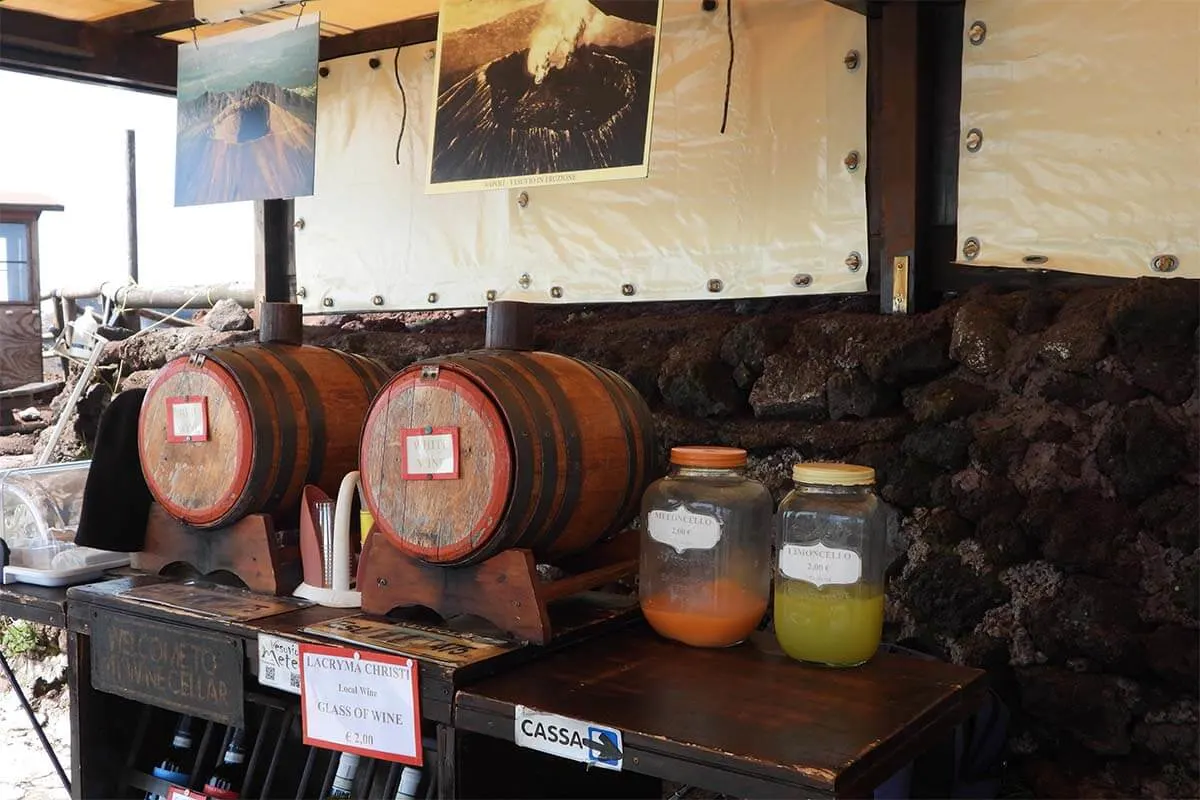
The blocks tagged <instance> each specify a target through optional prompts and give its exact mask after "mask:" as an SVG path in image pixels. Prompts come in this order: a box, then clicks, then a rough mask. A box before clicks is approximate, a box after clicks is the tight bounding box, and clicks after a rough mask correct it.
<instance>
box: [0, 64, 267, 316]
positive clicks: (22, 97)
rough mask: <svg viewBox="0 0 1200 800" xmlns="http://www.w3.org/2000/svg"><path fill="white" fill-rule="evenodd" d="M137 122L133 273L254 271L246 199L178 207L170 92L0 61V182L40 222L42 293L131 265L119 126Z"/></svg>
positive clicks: (163, 282) (248, 274)
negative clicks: (31, 203) (32, 202)
mask: <svg viewBox="0 0 1200 800" xmlns="http://www.w3.org/2000/svg"><path fill="white" fill-rule="evenodd" d="M126 129H132V130H134V131H136V132H137V134H136V135H137V199H138V261H139V283H141V284H142V285H144V286H155V287H164V286H193V285H199V284H204V283H217V282H225V281H237V282H239V283H246V284H252V283H253V282H254V206H253V204H252V203H249V202H243V203H228V204H220V205H211V206H195V207H190V208H175V99H174V98H172V97H161V96H157V95H151V94H146V93H143V92H134V91H130V90H126V89H114V88H109V87H103V86H96V85H92V84H85V83H80V82H76V81H66V80H59V79H55V78H43V77H36V76H31V75H24V74H21V73H16V72H9V71H6V70H0V190H3V191H14V192H35V193H37V194H43V195H49V196H50V197H51V198H53V199H54V200H56V201H57V202H58V203H59V204H60V205H63V206H65V207H66V210H65V211H61V212H46V213H45V214H43V215H42V217H41V221H40V223H39V228H38V233H39V250H40V254H41V266H42V270H41V272H42V292H43V293H45V292H46V291H47V290H50V289H53V288H56V287H61V286H64V285H67V286H78V285H80V284H84V285H89V284H98V283H100V282H101V281H105V280H118V281H120V280H123V279H124V277H125V275H126V274H127V269H128V268H127V264H128V258H127V252H128V248H127V245H126V242H127V235H126V214H125V208H126V203H125V131H126Z"/></svg>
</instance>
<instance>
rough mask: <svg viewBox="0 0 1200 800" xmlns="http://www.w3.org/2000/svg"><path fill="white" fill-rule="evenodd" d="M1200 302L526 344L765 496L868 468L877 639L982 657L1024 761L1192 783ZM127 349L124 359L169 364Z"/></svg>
mask: <svg viewBox="0 0 1200 800" xmlns="http://www.w3.org/2000/svg"><path fill="white" fill-rule="evenodd" d="M1198 301H1200V295H1198V293H1197V286H1196V284H1195V283H1194V282H1192V283H1188V282H1185V281H1181V280H1161V279H1145V280H1139V281H1136V282H1133V283H1130V284H1127V285H1124V286H1123V287H1121V288H1119V289H1095V290H1081V291H1073V292H1070V293H1066V292H1036V293H1033V292H1029V293H1027V292H1017V293H1009V294H989V293H980V294H971V295H968V296H965V297H961V298H958V299H955V300H953V301H950V302H948V303H946V304H945V305H943V306H942V307H941V308H939V309H937V310H936V311H933V312H930V313H926V314H921V315H916V316H912V317H881V316H879V315H877V314H875V313H873V311H872V307H873V301H870V300H865V299H857V300H856V299H849V300H837V299H831V298H824V299H822V298H817V299H804V300H788V301H784V300H779V301H761V302H760V301H754V302H737V303H714V304H681V305H658V304H654V305H634V306H623V307H619V308H603V309H587V308H582V309H581V308H575V309H550V310H546V311H543V312H541V314H540V319H539V328H538V340H537V345H538V347H539V348H542V349H546V350H552V351H555V352H560V353H564V354H568V355H573V356H576V357H579V358H584V359H588V360H591V361H594V362H596V363H599V364H602V365H604V366H607V367H610V368H612V369H614V370H616V371H618V372H620V373H622V374H623V375H625V376H626V377H627V378H628V379H629V380H630V381H631V382H632V383H633V384H634V385H635V386H636V387H637V388H638V389H639V390H640V391H641V392H642V393H643V394H644V396H645V397H646V399H647V400H648V401H649V403H650V404H651V407H652V408H653V409H654V411H655V418H656V421H657V424H658V428H659V435H660V438H661V443H662V446H663V448H666V447H669V446H671V445H674V444H683V443H719V444H729V445H737V446H741V447H745V448H747V449H748V450H749V451H750V453H751V463H752V467H751V471H752V473H753V474H754V475H755V476H756V477H758V478H759V479H760V480H762V481H763V482H765V483H766V484H767V485H768V486H769V487H770V488H771V490H772V492H773V493H774V494H775V496H776V499H777V500H778V498H779V497H780V496H781V495H782V494H783V493H784V492H785V491H786V490H787V488H788V481H789V477H790V467H791V465H792V463H793V462H795V461H797V460H814V459H836V460H845V461H851V462H857V463H865V464H869V465H871V466H873V467H875V468H876V470H877V471H878V475H879V484H880V492H881V494H882V496H883V497H884V498H885V499H886V500H887V501H888V502H890V503H891V504H893V505H894V506H895V507H896V509H897V510H898V511H899V514H900V519H901V524H900V527H899V543H900V551H901V554H900V555H899V557H898V559H897V560H896V562H895V563H894V564H893V566H892V569H891V582H890V585H889V589H888V592H889V602H888V625H889V636H890V637H892V638H895V639H897V640H900V641H902V642H904V643H908V644H912V645H915V646H918V647H921V648H923V649H926V650H929V651H932V652H935V653H938V654H940V655H943V656H944V657H947V658H949V659H952V660H954V661H956V662H960V663H965V664H971V665H975V666H980V667H985V668H987V669H988V670H989V671H990V673H991V675H992V677H993V680H994V685H995V686H996V687H997V689H998V690H999V691H1000V692H1001V694H1002V696H1003V697H1004V699H1005V700H1006V701H1007V702H1008V703H1009V705H1010V707H1011V709H1012V710H1013V711H1014V714H1015V716H1014V721H1013V730H1012V737H1011V740H1010V744H1011V748H1012V758H1011V762H1010V763H1011V767H1012V776H1013V778H1014V779H1016V780H1017V781H1019V782H1021V783H1024V784H1025V785H1026V786H1027V787H1028V788H1029V789H1031V790H1032V791H1033V792H1035V793H1036V794H1038V795H1039V796H1058V797H1079V796H1112V797H1127V796H1138V795H1143V796H1161V797H1194V796H1197V795H1198V794H1200V787H1198V785H1197V778H1198V774H1200V759H1198V751H1197V725H1198V722H1200V719H1198V717H1197V709H1198V704H1197V685H1196V684H1197V674H1198V669H1200V666H1198V654H1200V638H1198V637H1200V633H1198V629H1200V623H1198V618H1200V609H1198V606H1200V582H1198V581H1200V549H1198V545H1200V528H1198V525H1200V516H1198V509H1197V496H1198V494H1197V492H1198V487H1197V483H1198V476H1197V464H1198V460H1200V432H1198V424H1197V423H1198V421H1200V419H1198V418H1200V396H1198V394H1197V350H1198V339H1197V317H1198V312H1200V302H1198ZM322 322H323V323H324V324H322V325H320V326H314V327H311V328H309V329H308V332H307V337H308V340H309V341H310V342H312V343H319V344H325V345H329V346H335V347H341V348H344V349H348V350H351V351H355V352H361V353H365V354H369V355H374V356H376V357H378V358H380V359H381V360H383V361H385V362H386V363H388V364H389V365H390V366H391V367H393V368H395V369H399V368H401V367H403V366H406V365H407V364H409V363H411V362H413V361H415V360H417V359H419V358H424V357H429V356H434V355H439V354H443V353H450V352H455V351H459V350H463V349H469V348H474V347H479V346H481V345H482V340H483V319H482V315H481V314H479V313H474V312H471V313H457V314H455V313H440V314H431V315H429V314H427V315H391V316H377V317H372V318H360V317H354V316H348V317H338V318H329V319H326V320H323V321H322ZM136 341H137V340H135V342H136ZM179 344H181V343H175V345H173V347H174V348H175V349H177V347H178V345H179ZM132 346H133V345H132V344H131V347H132ZM136 346H137V347H140V348H142V350H141V351H140V353H141V355H140V356H137V357H135V355H136V354H135V353H133V352H130V353H128V354H127V355H128V358H127V359H126V361H127V363H126V366H125V369H153V368H155V367H157V366H160V365H161V362H162V360H163V358H162V353H161V352H159V351H160V349H161V348H158V346H157V345H150V344H148V343H147V342H142V343H141V344H137V345H136ZM168 350H170V351H171V352H173V350H171V348H168ZM149 353H153V358H147V357H146V356H147V354H149ZM120 355H121V352H120V351H119V350H117V351H114V357H119V356H120Z"/></svg>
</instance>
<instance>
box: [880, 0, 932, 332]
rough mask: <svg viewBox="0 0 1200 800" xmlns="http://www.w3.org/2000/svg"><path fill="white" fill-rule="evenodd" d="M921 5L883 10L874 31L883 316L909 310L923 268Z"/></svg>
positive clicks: (893, 5) (890, 5)
mask: <svg viewBox="0 0 1200 800" xmlns="http://www.w3.org/2000/svg"><path fill="white" fill-rule="evenodd" d="M921 5H922V4H921V3H885V4H884V5H883V8H882V12H881V13H882V17H881V19H880V24H879V27H878V31H879V37H880V39H881V42H880V52H881V56H882V57H881V59H880V61H879V62H877V63H872V64H871V67H872V68H874V69H878V71H879V73H878V74H879V78H878V80H879V92H880V105H879V113H878V116H877V118H876V120H875V124H876V128H877V129H876V132H875V133H876V135H875V136H874V137H872V138H873V140H874V142H875V143H876V144H875V154H876V155H875V157H874V158H873V159H872V162H873V163H874V166H875V169H877V170H878V171H879V182H878V183H877V184H876V186H877V188H878V191H879V195H880V211H881V220H880V221H881V224H882V247H881V248H880V254H881V257H880V259H879V279H880V280H879V306H880V311H881V312H882V313H884V314H896V313H900V314H906V313H909V312H910V311H912V310H914V309H913V302H912V300H913V297H914V292H913V279H912V276H913V273H914V272H915V271H916V270H918V269H920V268H921V266H922V265H921V264H920V263H919V261H918V258H917V253H918V247H919V246H920V242H918V241H917V239H918V235H917V231H918V211H919V196H918V195H919V190H918V185H919V173H918V166H919V157H920V125H919V121H920V106H919V103H920V99H921V98H920V91H919V79H920V49H919V33H920V25H919V20H920V13H921Z"/></svg>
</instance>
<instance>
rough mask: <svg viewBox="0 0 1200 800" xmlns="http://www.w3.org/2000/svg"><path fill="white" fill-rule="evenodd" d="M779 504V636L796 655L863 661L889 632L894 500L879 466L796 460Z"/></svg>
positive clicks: (837, 662) (842, 662)
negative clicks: (885, 496) (881, 481)
mask: <svg viewBox="0 0 1200 800" xmlns="http://www.w3.org/2000/svg"><path fill="white" fill-rule="evenodd" d="M792 480H793V481H794V482H795V485H794V487H793V489H792V490H791V491H790V492H789V493H788V495H787V496H786V497H784V499H783V500H782V501H781V502H780V504H779V514H778V520H779V542H778V545H779V550H778V557H777V570H776V575H775V615H774V617H775V636H776V638H777V639H778V640H779V645H780V647H782V648H783V650H784V652H786V653H787V654H788V655H789V656H791V657H792V658H796V659H799V660H801V661H811V662H817V663H820V664H826V665H829V666H837V667H850V666H857V665H859V664H863V663H865V662H867V661H869V660H870V659H871V657H872V656H874V655H875V651H876V650H877V649H878V648H879V641H880V638H881V637H882V635H883V573H884V569H885V568H886V566H887V565H886V564H885V563H884V562H885V557H886V545H887V506H885V505H884V504H883V503H881V502H880V501H879V499H878V498H877V497H876V495H875V470H873V469H871V468H870V467H862V466H857V465H854V464H831V463H811V464H797V465H795V467H794V468H793V469H792Z"/></svg>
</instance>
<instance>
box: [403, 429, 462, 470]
mask: <svg viewBox="0 0 1200 800" xmlns="http://www.w3.org/2000/svg"><path fill="white" fill-rule="evenodd" d="M455 455H456V454H455V452H454V437H453V436H452V435H451V434H449V433H428V434H424V435H421V436H409V437H408V438H407V439H406V440H405V453H404V457H405V458H406V459H408V472H409V473H419V474H421V475H453V474H454V461H455V458H454V457H455Z"/></svg>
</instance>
